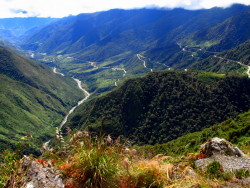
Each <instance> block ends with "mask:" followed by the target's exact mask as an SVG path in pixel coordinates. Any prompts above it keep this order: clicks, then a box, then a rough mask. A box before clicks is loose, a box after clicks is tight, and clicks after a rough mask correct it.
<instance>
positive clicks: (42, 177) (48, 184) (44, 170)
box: [20, 156, 64, 188]
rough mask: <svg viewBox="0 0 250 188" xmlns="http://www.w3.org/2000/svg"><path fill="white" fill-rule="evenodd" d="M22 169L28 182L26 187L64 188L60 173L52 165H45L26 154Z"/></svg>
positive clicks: (25, 180)
mask: <svg viewBox="0 0 250 188" xmlns="http://www.w3.org/2000/svg"><path fill="white" fill-rule="evenodd" d="M20 171H21V173H22V174H23V175H24V176H23V180H24V182H27V183H26V184H25V185H24V187H25V188H64V184H63V181H62V178H61V177H60V175H59V174H58V173H57V172H56V170H55V169H53V168H52V167H44V166H43V165H41V164H40V163H38V162H36V161H32V160H31V159H30V158H29V157H26V156H24V158H23V159H22V161H21V166H20Z"/></svg>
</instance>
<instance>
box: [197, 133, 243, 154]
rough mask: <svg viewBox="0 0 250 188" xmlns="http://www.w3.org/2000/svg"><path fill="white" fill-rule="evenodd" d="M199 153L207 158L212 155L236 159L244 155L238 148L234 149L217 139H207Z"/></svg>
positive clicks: (227, 143)
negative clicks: (234, 157)
mask: <svg viewBox="0 0 250 188" xmlns="http://www.w3.org/2000/svg"><path fill="white" fill-rule="evenodd" d="M200 152H201V153H203V154H205V155H206V156H208V157H210V156H212V155H214V154H221V155H227V156H236V157H243V156H244V153H243V152H242V151H241V150H240V149H239V148H238V147H235V146H233V145H232V144H231V143H230V142H228V141H227V140H225V139H221V138H218V137H215V138H212V139H209V140H208V141H207V142H206V143H204V144H203V145H202V146H201V147H200Z"/></svg>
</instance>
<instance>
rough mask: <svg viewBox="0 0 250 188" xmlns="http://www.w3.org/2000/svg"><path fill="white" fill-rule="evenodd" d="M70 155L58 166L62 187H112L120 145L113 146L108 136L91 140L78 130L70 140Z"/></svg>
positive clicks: (118, 168) (118, 166)
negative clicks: (64, 182)
mask: <svg viewBox="0 0 250 188" xmlns="http://www.w3.org/2000/svg"><path fill="white" fill-rule="evenodd" d="M71 142H73V145H74V146H73V149H72V152H71V153H69V156H68V157H67V162H66V163H62V164H61V165H59V167H60V169H61V170H62V172H63V174H64V176H65V178H66V179H67V182H66V184H65V185H66V187H67V186H68V187H108V186H111V185H115V182H114V180H115V178H114V177H115V175H116V173H117V172H118V171H119V170H120V169H121V165H120V156H119V155H120V151H121V145H120V144H115V143H114V144H113V143H112V142H113V141H112V139H111V138H110V136H107V137H94V138H92V137H91V136H90V135H89V133H87V132H80V131H78V132H77V133H76V134H74V135H73V137H72V138H71Z"/></svg>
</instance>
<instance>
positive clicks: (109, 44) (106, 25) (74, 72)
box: [21, 5, 250, 94]
mask: <svg viewBox="0 0 250 188" xmlns="http://www.w3.org/2000/svg"><path fill="white" fill-rule="evenodd" d="M249 10H250V7H249V6H243V5H234V6H232V7H230V8H226V9H222V8H212V9H209V10H196V11H190V10H184V9H173V10H164V9H137V10H119V9H115V10H109V11H104V12H97V13H92V14H80V15H78V16H71V17H67V18H64V19H61V20H59V21H58V22H55V23H53V24H50V25H48V26H47V27H44V28H43V29H41V30H39V31H37V32H34V33H32V34H31V35H29V36H28V37H26V38H25V40H24V41H23V43H22V45H21V46H22V47H23V48H24V49H25V50H29V51H32V52H31V53H32V54H33V55H34V58H36V59H38V60H39V61H42V62H44V63H46V64H49V65H51V66H57V67H59V68H60V70H61V71H62V72H64V73H66V74H67V75H69V76H76V77H78V78H80V79H81V80H83V81H84V82H85V83H86V85H87V86H88V88H89V91H91V92H93V93H97V94H98V93H100V92H103V91H108V90H111V89H113V88H114V87H116V85H120V84H121V82H122V81H123V80H124V79H126V78H132V77H136V76H141V75H144V74H145V73H147V72H150V71H156V70H163V69H169V68H172V69H185V68H187V67H188V66H189V65H191V64H193V63H195V62H197V61H202V60H204V59H206V58H207V57H209V56H210V55H214V54H213V53H211V52H210V51H208V47H211V45H214V43H212V42H213V40H215V39H214V38H216V37H217V35H215V36H214V35H211V33H212V32H213V31H216V32H217V33H218V32H221V33H225V36H223V38H221V40H222V41H227V38H230V37H232V36H234V35H235V36H238V35H240V33H241V32H245V36H244V37H243V38H242V39H240V41H239V42H238V43H240V42H244V41H245V40H246V39H247V38H248V35H249V34H248V33H249V32H247V31H248V30H247V28H244V27H245V25H244V24H243V23H245V22H246V25H247V24H248V17H244V15H248V11H249ZM239 20H241V22H239V23H237V22H238V21H239ZM231 25H233V26H235V27H234V28H236V29H231V28H230V27H229V26H231ZM236 26H237V27H236ZM226 28H229V29H228V30H225V29H226ZM204 29H205V30H204ZM204 32H208V34H207V35H208V36H210V35H211V38H204V39H203V38H202V37H201V36H200V35H199V33H204ZM199 36H200V37H199ZM216 40H217V39H216ZM199 41H201V42H199ZM228 41H231V42H230V44H231V43H232V40H228ZM196 42H197V43H199V44H196ZM238 43H235V44H231V46H232V47H233V46H234V45H238ZM216 44H217V43H216ZM226 46H229V44H228V45H226ZM223 48H224V47H223ZM137 54H140V55H142V56H143V57H144V61H146V63H145V66H144V63H143V61H142V60H140V59H139V58H138V57H137ZM114 68H115V69H116V68H119V69H120V70H119V71H116V70H115V69H114ZM122 70H125V71H126V73H125V72H124V71H122ZM124 73H125V75H124Z"/></svg>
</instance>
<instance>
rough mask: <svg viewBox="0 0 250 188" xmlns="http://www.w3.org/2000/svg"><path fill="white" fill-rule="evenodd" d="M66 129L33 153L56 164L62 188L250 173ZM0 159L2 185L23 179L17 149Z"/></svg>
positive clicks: (203, 183) (190, 182)
mask: <svg viewBox="0 0 250 188" xmlns="http://www.w3.org/2000/svg"><path fill="white" fill-rule="evenodd" d="M68 131H69V132H68V133H67V134H68V136H67V137H61V135H62V133H61V132H60V131H58V132H57V136H58V139H57V141H58V144H57V145H56V146H54V148H53V150H51V151H44V152H43V155H42V156H40V157H39V158H38V159H33V160H35V161H37V162H38V163H41V164H42V165H43V166H46V164H50V165H52V166H53V168H56V169H58V170H59V172H60V173H61V174H62V177H63V182H64V185H65V187H66V188H80V187H88V188H97V187H100V188H102V187H103V188H106V187H114V188H116V187H117V188H141V187H145V188H146V187H151V188H161V187H162V188H163V187H168V188H174V187H184V188H185V187H194V186H195V187H204V188H205V187H206V188H208V187H213V186H215V185H216V186H220V185H224V184H225V183H226V182H227V181H230V182H234V180H235V178H238V179H241V178H245V177H249V176H250V174H249V171H246V170H238V171H235V172H230V173H226V172H223V170H222V169H221V165H220V164H219V163H218V162H215V161H214V162H212V163H210V164H209V165H208V167H207V169H206V170H200V169H196V168H195V167H194V166H193V163H192V161H193V160H194V158H195V157H191V158H190V156H180V157H172V156H164V155H162V154H158V155H156V156H148V155H147V156H145V155H144V154H143V153H140V152H138V151H137V150H135V149H132V148H128V147H127V144H128V142H127V141H126V140H122V139H121V138H120V137H118V138H116V139H115V140H113V139H112V138H111V137H110V136H109V135H108V136H105V137H104V136H101V137H98V136H95V135H91V134H90V133H89V132H81V131H77V132H72V131H71V130H68ZM25 138H26V137H25ZM27 138H28V137H27ZM2 159H3V160H2V161H0V173H1V176H0V187H3V186H4V185H5V184H6V182H12V183H13V184H15V183H16V182H19V183H20V184H23V183H25V182H21V181H22V178H21V176H25V172H24V173H21V174H20V173H17V172H19V171H18V170H17V169H18V168H19V159H20V156H19V155H18V153H17V152H13V151H11V150H6V151H5V152H4V155H3V156H2ZM9 180H11V181H9ZM235 182H236V183H237V181H235Z"/></svg>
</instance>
